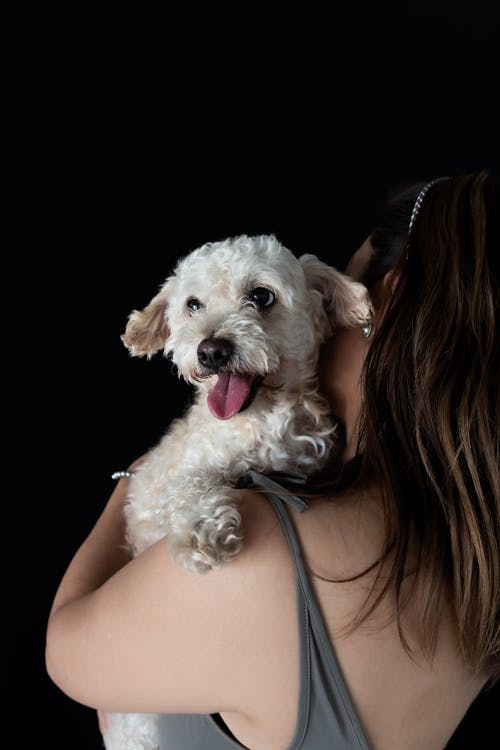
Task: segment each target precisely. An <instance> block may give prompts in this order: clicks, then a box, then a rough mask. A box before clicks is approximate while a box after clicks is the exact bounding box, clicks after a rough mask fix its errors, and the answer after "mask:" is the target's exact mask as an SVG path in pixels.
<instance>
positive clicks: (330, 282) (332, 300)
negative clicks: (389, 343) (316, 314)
mask: <svg viewBox="0 0 500 750" xmlns="http://www.w3.org/2000/svg"><path fill="white" fill-rule="evenodd" d="M299 261H300V263H301V265H302V268H303V270H304V274H305V277H306V281H307V284H308V286H309V287H310V288H312V289H315V290H316V291H317V292H319V293H320V294H321V298H322V301H323V307H324V309H325V312H326V314H327V316H328V319H329V321H330V324H331V326H332V328H333V327H336V326H343V327H345V328H350V327H352V326H357V325H363V323H366V322H367V321H369V320H370V318H371V314H372V312H371V304H370V298H369V294H368V290H367V288H366V287H365V286H364V285H363V284H361V283H360V282H359V281H354V280H353V279H351V278H350V277H349V276H347V275H346V274H344V273H341V272H340V271H337V269H336V268H333V267H332V266H329V265H328V264H327V263H323V261H321V260H319V259H318V258H317V257H316V256H315V255H309V254H307V255H301V257H300V258H299Z"/></svg>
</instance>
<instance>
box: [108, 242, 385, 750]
mask: <svg viewBox="0 0 500 750" xmlns="http://www.w3.org/2000/svg"><path fill="white" fill-rule="evenodd" d="M369 317H370V305H369V300H368V296H367V291H366V288H365V287H364V286H363V285H361V284H359V283H357V282H355V281H353V280H351V279H350V278H349V277H347V276H345V275H344V274H342V273H340V272H339V271H337V270H336V269H334V268H332V267H331V266H329V265H327V264H325V263H323V262H322V261H320V260H319V259H318V258H317V257H316V256H314V255H309V254H308V255H302V256H301V257H300V258H296V257H295V255H293V253H292V252H290V250H288V249H286V248H285V247H283V245H282V244H281V243H280V242H279V241H278V240H277V239H276V237H275V236H273V235H261V236H256V237H249V236H246V235H242V236H239V237H235V238H230V239H227V240H224V241H221V242H214V243H207V244H205V245H203V246H202V247H200V248H198V249H197V250H194V251H193V252H192V253H190V254H189V255H187V256H186V257H185V258H183V259H182V260H181V261H180V262H179V263H178V264H177V267H176V268H175V270H174V272H173V274H172V275H171V276H170V277H169V278H168V279H167V280H166V282H165V283H164V285H163V286H162V287H161V289H160V291H159V293H158V294H157V295H156V296H155V297H154V298H153V299H152V300H151V302H150V303H149V304H148V305H147V307H145V308H144V310H142V311H137V310H135V311H133V312H132V313H131V315H130V316H129V320H128V323H127V326H126V330H125V333H124V335H123V336H122V341H123V342H124V344H125V345H126V346H127V348H128V349H129V351H130V353H131V354H132V355H134V356H144V355H146V356H147V357H151V356H152V355H153V354H155V353H156V352H157V351H158V350H160V349H162V350H163V352H164V353H165V354H166V355H167V356H168V357H169V358H171V359H172V361H173V362H174V364H175V365H176V367H177V369H178V372H179V375H180V376H182V377H183V378H184V379H185V380H186V381H187V382H189V383H191V384H192V385H193V386H194V387H195V398H194V402H193V404H192V405H191V406H190V407H189V409H188V410H187V412H186V413H185V415H184V416H183V417H181V418H179V419H177V420H175V421H174V422H173V423H172V424H171V425H170V427H169V429H168V430H167V432H166V434H165V435H164V437H163V438H162V439H161V441H160V442H159V444H158V445H157V446H156V447H155V448H153V450H152V451H151V452H150V453H149V454H148V457H147V459H146V460H145V461H144V463H143V464H141V465H140V467H139V468H138V470H137V471H136V473H135V474H134V476H133V477H132V479H131V481H130V491H129V495H128V499H127V503H126V505H125V515H126V520H127V529H128V541H129V544H130V547H131V549H132V552H133V554H134V555H137V554H140V553H141V552H142V551H143V550H144V549H146V548H147V547H149V546H150V545H151V544H153V543H154V542H156V541H158V540H159V539H161V538H162V537H165V541H166V544H167V545H168V548H169V550H170V553H171V554H172V556H173V557H174V558H175V559H177V560H178V561H179V563H181V564H182V565H184V566H185V567H186V568H188V569H190V570H192V571H195V572H200V573H201V572H204V571H208V570H211V569H213V568H217V567H219V566H221V565H222V564H224V563H227V562H229V561H230V560H231V558H233V557H234V555H236V554H237V553H238V551H239V549H240V547H241V544H242V535H241V532H240V522H241V518H240V514H239V511H238V507H237V505H236V503H235V501H234V487H235V484H236V482H237V480H238V479H239V478H240V477H242V476H243V475H244V474H245V473H246V472H247V471H248V470H249V469H253V470H255V471H257V472H260V473H269V472H271V471H274V472H276V471H278V472H279V471H283V472H287V473H300V474H305V475H309V474H312V473H313V472H315V471H317V470H319V469H321V468H322V466H324V464H325V462H326V461H327V460H328V458H329V457H330V454H331V451H332V449H334V448H335V445H336V442H337V436H336V429H335V427H336V426H335V422H334V421H333V420H332V416H331V413H330V409H329V406H328V403H327V401H326V399H325V398H324V397H323V396H322V395H321V393H320V392H319V389H318V380H317V361H318V354H319V349H320V345H321V343H322V342H324V341H325V340H326V339H327V338H328V337H329V336H330V334H331V333H332V330H333V329H334V327H335V326H337V325H340V326H347V327H349V326H356V325H359V326H362V325H363V324H365V323H366V322H367V320H368V319H369ZM109 718H110V721H109V725H110V729H109V730H108V732H107V733H106V736H105V745H106V748H107V750H124V749H125V748H126V749H127V750H139V749H140V750H153V748H158V744H159V743H158V717H156V716H153V715H146V716H142V715H135V714H113V715H112V716H111V717H109Z"/></svg>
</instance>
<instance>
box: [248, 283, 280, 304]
mask: <svg viewBox="0 0 500 750" xmlns="http://www.w3.org/2000/svg"><path fill="white" fill-rule="evenodd" d="M248 298H249V299H251V300H252V302H254V303H255V304H256V305H257V307H260V308H261V309H262V308H264V307H271V305H273V304H274V302H275V300H276V297H275V296H274V293H273V292H271V290H270V289H266V288H265V287H263V286H258V287H256V288H255V289H253V290H252V291H251V292H250V294H249V295H248Z"/></svg>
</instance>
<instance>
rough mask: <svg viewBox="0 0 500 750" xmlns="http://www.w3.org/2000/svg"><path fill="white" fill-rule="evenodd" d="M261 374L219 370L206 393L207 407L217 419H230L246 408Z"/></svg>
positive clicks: (260, 378)
mask: <svg viewBox="0 0 500 750" xmlns="http://www.w3.org/2000/svg"><path fill="white" fill-rule="evenodd" d="M262 379H263V378H262V377H261V376H256V375H249V374H241V373H235V372H220V373H219V374H218V376H217V383H216V384H215V385H214V387H213V388H212V390H211V391H210V392H209V394H208V398H207V404H208V408H209V409H210V411H211V412H212V414H213V415H214V417H216V418H217V419H231V417H234V415H235V414H239V413H240V412H242V411H244V410H245V409H248V407H249V406H250V404H251V403H252V401H253V400H254V398H255V396H256V395H257V391H258V388H259V385H260V384H261V382H262Z"/></svg>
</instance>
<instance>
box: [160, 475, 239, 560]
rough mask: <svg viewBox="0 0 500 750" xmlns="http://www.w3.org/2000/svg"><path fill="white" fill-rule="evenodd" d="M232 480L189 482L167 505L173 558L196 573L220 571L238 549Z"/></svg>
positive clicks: (207, 477)
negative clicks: (217, 569)
mask: <svg viewBox="0 0 500 750" xmlns="http://www.w3.org/2000/svg"><path fill="white" fill-rule="evenodd" d="M235 481H236V480H234V481H233V482H231V483H230V484H228V478H227V477H224V476H223V475H222V474H221V475H220V476H219V477H217V476H215V475H214V474H210V475H205V476H204V475H201V476H200V475H198V476H197V477H196V478H195V479H191V480H190V482H189V486H185V487H184V489H183V490H181V492H180V493H179V488H177V489H176V493H175V497H172V496H171V497H170V499H169V500H168V501H167V503H168V505H169V513H168V531H167V543H168V546H169V549H170V553H171V555H172V557H173V558H174V559H175V560H177V561H178V562H179V563H180V564H181V565H183V566H184V567H185V568H187V569H188V570H192V571H194V572H197V573H203V572H205V571H208V570H211V569H214V568H219V567H221V566H222V565H224V564H225V563H227V562H229V561H230V560H232V559H233V557H234V556H235V555H237V554H238V552H239V551H240V549H241V543H242V535H241V530H240V525H241V515H240V512H239V510H238V507H237V504H236V502H235V494H234V482H235ZM180 498H182V499H180Z"/></svg>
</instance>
